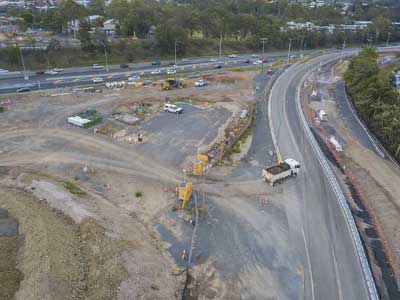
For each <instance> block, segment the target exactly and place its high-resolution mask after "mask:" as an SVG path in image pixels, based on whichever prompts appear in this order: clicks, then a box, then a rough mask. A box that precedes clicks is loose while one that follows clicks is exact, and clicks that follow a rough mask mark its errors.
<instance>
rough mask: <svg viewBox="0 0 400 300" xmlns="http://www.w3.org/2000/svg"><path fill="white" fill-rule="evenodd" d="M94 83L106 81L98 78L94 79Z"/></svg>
mask: <svg viewBox="0 0 400 300" xmlns="http://www.w3.org/2000/svg"><path fill="white" fill-rule="evenodd" d="M92 81H93V83H102V82H104V79H103V78H101V77H97V78H93V80H92Z"/></svg>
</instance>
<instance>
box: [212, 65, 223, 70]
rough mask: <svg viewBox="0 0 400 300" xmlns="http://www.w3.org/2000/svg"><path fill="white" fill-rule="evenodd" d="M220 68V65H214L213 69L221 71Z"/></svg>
mask: <svg viewBox="0 0 400 300" xmlns="http://www.w3.org/2000/svg"><path fill="white" fill-rule="evenodd" d="M221 68H222V65H216V66H215V67H214V69H221Z"/></svg>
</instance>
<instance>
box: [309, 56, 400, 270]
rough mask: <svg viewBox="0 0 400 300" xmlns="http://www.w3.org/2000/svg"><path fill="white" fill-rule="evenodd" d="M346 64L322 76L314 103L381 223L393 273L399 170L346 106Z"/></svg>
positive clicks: (399, 226)
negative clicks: (379, 151) (380, 152)
mask: <svg viewBox="0 0 400 300" xmlns="http://www.w3.org/2000/svg"><path fill="white" fill-rule="evenodd" d="M345 69H346V63H341V64H339V65H337V66H335V68H333V72H332V73H330V74H329V73H324V74H323V75H321V74H319V77H318V82H319V83H318V86H317V87H316V88H317V91H318V93H319V96H320V97H321V98H322V101H315V102H311V106H312V108H313V109H314V110H315V111H317V110H318V109H324V110H325V111H326V112H327V114H328V118H329V120H328V122H327V123H326V124H324V129H325V130H326V131H327V133H328V134H331V135H334V136H335V137H336V138H337V140H338V141H339V142H340V143H341V144H342V146H343V148H344V152H343V153H344V162H345V163H344V165H345V167H346V168H348V169H349V170H350V171H351V173H352V174H353V175H354V176H355V178H356V182H357V184H358V185H359V187H360V188H361V191H362V193H363V194H364V195H365V196H366V198H367V201H368V203H369V205H370V207H371V209H372V211H373V212H374V214H375V216H376V217H377V219H378V222H379V224H380V226H381V228H382V230H383V233H384V237H385V239H386V241H384V242H385V243H386V242H387V243H388V246H389V249H390V250H391V255H392V258H393V260H394V265H393V267H394V269H395V270H394V271H395V272H396V271H397V272H398V271H399V270H400V235H399V232H400V198H399V195H400V170H399V169H398V167H397V166H396V165H395V164H393V163H392V162H390V161H389V160H387V159H382V158H381V157H380V156H379V155H378V154H377V153H376V151H375V147H374V144H373V141H372V140H371V139H370V138H369V137H368V135H367V134H366V133H365V131H364V130H363V129H362V128H361V126H359V124H358V123H357V122H356V120H355V119H354V117H353V116H352V114H351V113H350V110H349V107H348V105H347V103H346V101H347V100H346V98H345V97H346V94H345V91H344V86H343V83H342V82H340V81H339V80H340V76H341V74H343V72H344V70H345Z"/></svg>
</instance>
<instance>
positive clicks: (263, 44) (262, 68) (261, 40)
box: [260, 38, 268, 71]
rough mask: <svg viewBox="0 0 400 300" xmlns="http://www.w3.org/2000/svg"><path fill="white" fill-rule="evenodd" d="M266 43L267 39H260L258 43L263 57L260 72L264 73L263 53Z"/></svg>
mask: <svg viewBox="0 0 400 300" xmlns="http://www.w3.org/2000/svg"><path fill="white" fill-rule="evenodd" d="M267 41H268V38H261V39H260V42H261V43H262V56H263V58H262V63H261V71H264V60H265V57H264V51H265V43H266V42H267Z"/></svg>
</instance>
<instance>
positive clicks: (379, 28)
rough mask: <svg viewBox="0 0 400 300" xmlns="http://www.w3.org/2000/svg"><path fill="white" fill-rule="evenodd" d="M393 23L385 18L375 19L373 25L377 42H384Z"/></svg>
mask: <svg viewBox="0 0 400 300" xmlns="http://www.w3.org/2000/svg"><path fill="white" fill-rule="evenodd" d="M391 23H392V22H391V21H390V20H389V19H387V18H385V17H384V16H378V17H376V18H374V20H373V23H372V29H373V30H374V32H375V38H376V40H377V41H380V40H382V37H384V38H386V37H387V35H388V34H389V32H390V25H391Z"/></svg>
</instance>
